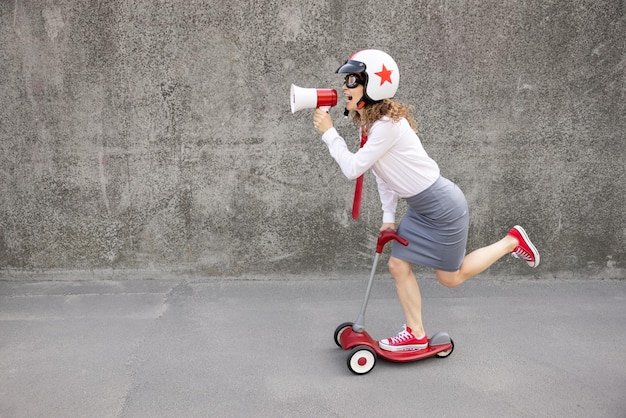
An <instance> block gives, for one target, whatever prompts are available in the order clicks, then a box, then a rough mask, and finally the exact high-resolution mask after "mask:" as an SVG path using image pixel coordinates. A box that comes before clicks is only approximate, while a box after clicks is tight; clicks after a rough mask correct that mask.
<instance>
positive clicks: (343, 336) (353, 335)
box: [335, 229, 454, 374]
mask: <svg viewBox="0 0 626 418" xmlns="http://www.w3.org/2000/svg"><path fill="white" fill-rule="evenodd" d="M391 240H396V241H398V242H399V243H400V244H402V245H404V246H406V245H408V244H409V242H408V241H407V240H406V239H404V238H402V237H401V236H399V235H398V234H397V233H396V231H394V230H393V229H387V230H386V231H383V232H381V233H380V234H379V235H378V241H377V242H376V254H375V256H374V265H373V266H372V271H371V273H370V278H369V282H368V283H367V290H366V291H365V299H364V300H363V304H362V305H361V312H360V313H359V316H358V317H357V319H356V321H354V322H344V323H343V324H341V325H339V326H338V327H337V329H336V330H335V343H336V344H337V345H338V346H339V347H341V348H342V349H344V350H350V352H349V353H348V369H350V371H351V372H353V373H355V374H366V373H368V372H370V371H371V370H372V369H373V368H374V366H375V365H376V358H377V357H378V356H380V357H382V358H384V359H385V360H389V361H392V362H397V363H401V362H409V361H414V360H420V359H423V358H428V357H433V356H437V357H448V356H449V355H450V354H452V350H454V342H453V341H452V339H451V338H450V336H449V335H448V334H447V333H445V332H438V333H436V334H434V335H433V336H432V337H431V338H430V339H429V341H428V347H426V348H423V349H421V350H405V351H387V350H383V349H382V348H380V346H379V345H378V341H377V340H374V339H373V338H372V337H370V335H369V334H368V333H367V332H366V331H365V309H366V308H367V301H368V299H369V296H370V291H371V290H372V282H373V281H374V273H375V272H376V266H377V264H378V258H379V257H380V254H381V253H382V252H383V248H384V247H385V244H387V243H388V242H389V241H391Z"/></svg>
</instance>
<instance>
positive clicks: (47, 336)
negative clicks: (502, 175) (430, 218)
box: [0, 272, 626, 418]
mask: <svg viewBox="0 0 626 418" xmlns="http://www.w3.org/2000/svg"><path fill="white" fill-rule="evenodd" d="M367 276H368V272H363V274H350V275H337V276H333V277H327V276H325V275H323V274H320V275H319V276H306V277H293V276H292V277H245V278H232V279H216V278H205V279H197V278H196V279H193V278H178V279H176V278H173V279H161V280H147V279H145V280H141V279H133V280H106V281H95V280H55V281H22V280H20V281H0V417H2V418H21V417H28V418H33V417H422V416H434V417H585V418H589V417H620V418H623V417H626V348H625V347H626V333H625V331H626V280H527V279H523V280H522V279H510V280H506V279H503V278H482V277H478V278H474V279H472V280H470V281H469V282H467V283H465V284H463V285H462V286H460V287H458V288H455V289H447V288H444V287H443V286H441V285H439V284H438V283H437V282H436V280H435V279H434V278H423V279H420V285H421V288H422V294H423V303H424V318H425V325H426V328H427V331H428V333H429V334H431V335H432V334H434V333H435V332H437V331H446V332H448V333H449V334H450V336H451V337H452V339H453V340H454V343H455V348H454V352H453V353H452V354H451V355H450V356H449V357H447V358H430V359H425V360H420V361H416V362H411V363H390V362H387V361H384V360H382V359H378V361H377V362H376V366H375V367H374V369H373V370H372V371H371V372H370V373H368V374H366V375H362V376H359V375H355V374H353V373H352V372H351V371H350V370H349V369H348V367H347V364H346V363H347V352H346V351H343V350H341V349H340V348H338V347H337V346H336V345H335V343H334V341H333V333H334V330H335V328H336V327H337V325H339V324H340V323H342V322H345V321H353V320H354V319H355V317H356V315H357V313H358V311H359V308H360V306H361V302H362V298H363V294H364V292H365V286H366V281H367ZM365 323H366V328H367V330H368V332H369V333H370V334H371V335H372V336H374V337H376V338H386V337H389V336H392V335H395V334H396V333H397V332H398V331H399V330H400V328H401V327H402V324H403V317H402V313H401V310H400V307H399V305H398V302H397V300H396V295H395V289H394V287H393V283H392V281H391V279H389V278H388V277H387V276H385V275H381V276H380V277H378V276H377V278H376V280H375V282H374V287H373V290H372V296H371V300H370V303H369V306H368V310H367V313H366V316H365Z"/></svg>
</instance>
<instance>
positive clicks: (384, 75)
mask: <svg viewBox="0 0 626 418" xmlns="http://www.w3.org/2000/svg"><path fill="white" fill-rule="evenodd" d="M392 72H393V70H388V69H387V67H385V64H383V69H382V70H380V71H379V72H377V73H374V74H376V75H377V76H378V77H380V85H381V86H382V85H383V84H385V81H388V82H389V84H393V83H392V82H391V73H392Z"/></svg>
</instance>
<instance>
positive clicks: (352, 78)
mask: <svg viewBox="0 0 626 418" xmlns="http://www.w3.org/2000/svg"><path fill="white" fill-rule="evenodd" d="M343 84H345V85H346V87H347V88H349V89H353V88H355V87H356V86H358V85H359V84H362V85H365V81H364V80H363V79H362V78H361V77H359V76H358V75H357V74H348V75H347V76H346V78H345V79H344V81H343Z"/></svg>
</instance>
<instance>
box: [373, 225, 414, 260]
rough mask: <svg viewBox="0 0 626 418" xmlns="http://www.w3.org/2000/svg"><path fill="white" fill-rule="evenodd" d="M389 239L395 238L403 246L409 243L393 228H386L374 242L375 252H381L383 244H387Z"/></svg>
mask: <svg viewBox="0 0 626 418" xmlns="http://www.w3.org/2000/svg"><path fill="white" fill-rule="evenodd" d="M391 240H396V241H398V242H399V243H400V244H402V245H404V246H405V247H406V246H407V245H409V241H407V240H406V239H405V238H402V237H401V236H400V235H398V233H397V232H396V231H394V230H393V229H386V230H384V231H382V232H381V233H380V234H379V235H378V241H377V242H376V252H377V253H378V254H380V253H382V252H383V248H384V247H385V244H387V243H388V242H389V241H391Z"/></svg>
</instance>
